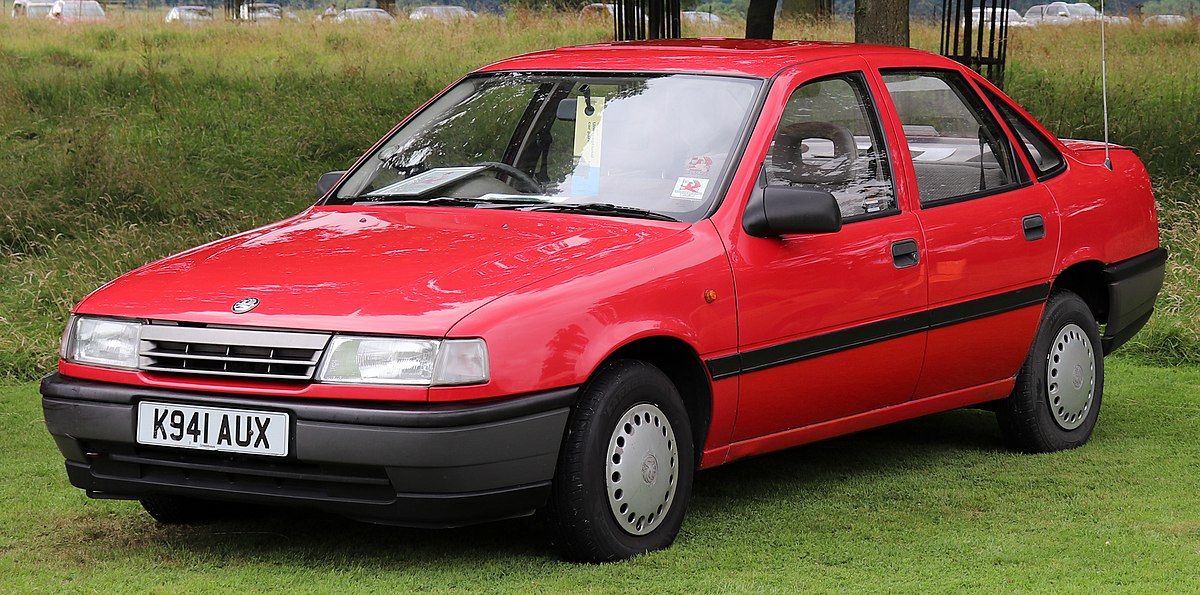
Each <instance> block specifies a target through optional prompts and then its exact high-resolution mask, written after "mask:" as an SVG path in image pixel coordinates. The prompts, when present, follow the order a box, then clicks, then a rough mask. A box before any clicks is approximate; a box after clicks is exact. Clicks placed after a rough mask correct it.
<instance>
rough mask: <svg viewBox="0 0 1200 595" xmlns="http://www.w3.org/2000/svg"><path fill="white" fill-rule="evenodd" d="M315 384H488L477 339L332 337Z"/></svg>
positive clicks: (484, 350) (484, 358)
mask: <svg viewBox="0 0 1200 595" xmlns="http://www.w3.org/2000/svg"><path fill="white" fill-rule="evenodd" d="M317 380H318V381H320V382H330V383H340V384H400V385H410V386H431V385H432V386H445V385H454V384H481V383H484V382H487V381H488V363H487V346H486V345H485V344H484V343H483V340H482V339H466V340H461V339H453V340H445V341H442V340H437V339H410V338H401V337H397V338H389V337H353V336H342V335H339V336H336V337H334V338H333V340H331V341H330V342H329V347H328V348H327V349H326V350H325V357H324V358H323V359H322V361H321V367H320V369H319V370H318V371H317Z"/></svg>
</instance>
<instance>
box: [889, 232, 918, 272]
mask: <svg viewBox="0 0 1200 595" xmlns="http://www.w3.org/2000/svg"><path fill="white" fill-rule="evenodd" d="M918 262H921V253H920V250H919V249H918V248H917V241H916V240H914V239H907V240H900V241H898V242H892V264H894V265H896V268H898V269H907V268H908V267H915V266H917V263H918Z"/></svg>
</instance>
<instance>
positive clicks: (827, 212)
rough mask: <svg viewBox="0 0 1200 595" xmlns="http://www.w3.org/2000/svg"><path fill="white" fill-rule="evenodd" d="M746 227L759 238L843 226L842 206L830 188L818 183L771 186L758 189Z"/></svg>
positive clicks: (827, 230) (749, 207)
mask: <svg viewBox="0 0 1200 595" xmlns="http://www.w3.org/2000/svg"><path fill="white" fill-rule="evenodd" d="M742 228H743V229H745V230H746V233H748V234H750V235H752V236H754V237H758V238H773V237H778V236H781V235H786V234H796V233H833V232H835V231H839V230H841V229H842V210H841V208H840V207H839V206H838V203H837V199H835V198H834V197H833V194H831V193H830V192H829V191H828V190H825V189H823V188H818V187H816V186H767V187H766V188H762V189H761V190H760V191H758V192H755V193H754V195H753V196H751V197H750V202H749V203H748V204H747V205H746V212H745V214H743V215H742Z"/></svg>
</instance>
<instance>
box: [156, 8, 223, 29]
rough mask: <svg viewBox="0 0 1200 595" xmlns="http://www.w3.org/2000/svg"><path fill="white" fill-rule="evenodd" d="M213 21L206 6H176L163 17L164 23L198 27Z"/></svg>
mask: <svg viewBox="0 0 1200 595" xmlns="http://www.w3.org/2000/svg"><path fill="white" fill-rule="evenodd" d="M212 20H213V14H212V10H210V9H209V8H208V7H207V6H176V7H175V8H172V9H171V10H170V12H168V13H167V16H166V17H163V22H164V23H181V24H184V25H200V24H203V23H208V22H211V21H212Z"/></svg>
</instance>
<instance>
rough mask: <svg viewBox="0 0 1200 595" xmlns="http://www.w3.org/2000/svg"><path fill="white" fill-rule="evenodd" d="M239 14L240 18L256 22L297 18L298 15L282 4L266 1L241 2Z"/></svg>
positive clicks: (294, 19)
mask: <svg viewBox="0 0 1200 595" xmlns="http://www.w3.org/2000/svg"><path fill="white" fill-rule="evenodd" d="M239 15H240V16H241V18H242V20H246V21H258V22H271V21H282V20H284V19H287V20H289V21H297V20H299V17H297V16H296V15H295V13H293V12H291V11H286V10H284V9H283V6H280V5H279V4H274V3H267V2H259V3H254V4H243V5H242V8H241V12H240V13H239Z"/></svg>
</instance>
